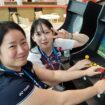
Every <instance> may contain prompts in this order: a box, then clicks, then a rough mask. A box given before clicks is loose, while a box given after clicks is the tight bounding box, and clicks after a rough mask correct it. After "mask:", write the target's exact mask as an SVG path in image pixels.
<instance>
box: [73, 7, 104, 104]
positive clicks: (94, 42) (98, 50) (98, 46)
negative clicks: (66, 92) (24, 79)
mask: <svg viewBox="0 0 105 105" xmlns="http://www.w3.org/2000/svg"><path fill="white" fill-rule="evenodd" d="M86 55H88V56H89V59H90V60H91V61H92V65H94V64H95V65H100V66H103V67H105V5H104V6H103V7H102V9H101V11H100V13H99V16H98V18H97V25H96V30H95V32H94V34H93V37H92V39H91V41H90V42H89V43H87V45H86V46H85V48H83V49H82V50H80V51H77V52H76V53H74V54H72V60H73V62H74V63H75V62H77V61H78V60H80V59H84V58H85V56H86ZM102 78H105V73H104V74H101V75H98V76H94V77H91V78H90V77H85V79H84V78H81V81H80V82H81V84H83V85H84V87H87V86H90V85H93V84H94V83H95V82H96V81H97V80H99V79H102ZM75 83H77V81H76V82H75ZM77 87H78V86H77ZM93 99H94V101H95V104H93V105H105V93H103V94H98V95H97V96H96V97H94V98H93Z"/></svg>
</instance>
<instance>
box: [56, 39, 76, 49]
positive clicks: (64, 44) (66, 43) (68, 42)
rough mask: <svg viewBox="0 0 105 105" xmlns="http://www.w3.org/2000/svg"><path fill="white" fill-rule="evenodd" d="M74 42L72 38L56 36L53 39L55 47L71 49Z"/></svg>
mask: <svg viewBox="0 0 105 105" xmlns="http://www.w3.org/2000/svg"><path fill="white" fill-rule="evenodd" d="M74 43H75V41H74V40H72V39H62V38H57V39H55V41H54V46H55V47H57V48H59V47H61V48H62V50H72V48H73V46H74Z"/></svg>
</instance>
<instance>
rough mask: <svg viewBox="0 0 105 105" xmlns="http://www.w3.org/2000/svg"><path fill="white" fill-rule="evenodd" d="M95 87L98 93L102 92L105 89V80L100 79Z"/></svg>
mask: <svg viewBox="0 0 105 105" xmlns="http://www.w3.org/2000/svg"><path fill="white" fill-rule="evenodd" d="M93 87H94V88H95V89H96V91H97V94H102V93H103V92H104V91H105V80H99V81H98V82H96V83H95V84H94V86H93Z"/></svg>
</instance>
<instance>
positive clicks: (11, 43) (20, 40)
mask: <svg viewBox="0 0 105 105" xmlns="http://www.w3.org/2000/svg"><path fill="white" fill-rule="evenodd" d="M25 40H26V38H25V39H21V40H20V41H25ZM14 43H15V41H12V42H9V43H8V44H14Z"/></svg>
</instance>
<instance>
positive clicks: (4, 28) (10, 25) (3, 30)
mask: <svg viewBox="0 0 105 105" xmlns="http://www.w3.org/2000/svg"><path fill="white" fill-rule="evenodd" d="M13 29H16V30H19V31H21V32H22V33H23V35H24V36H25V38H26V35H25V32H24V31H23V29H22V28H21V27H20V26H19V25H18V24H16V23H14V22H12V21H5V22H3V23H0V46H1V44H2V42H3V39H4V36H5V35H6V34H7V33H8V32H9V31H10V30H13Z"/></svg>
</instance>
